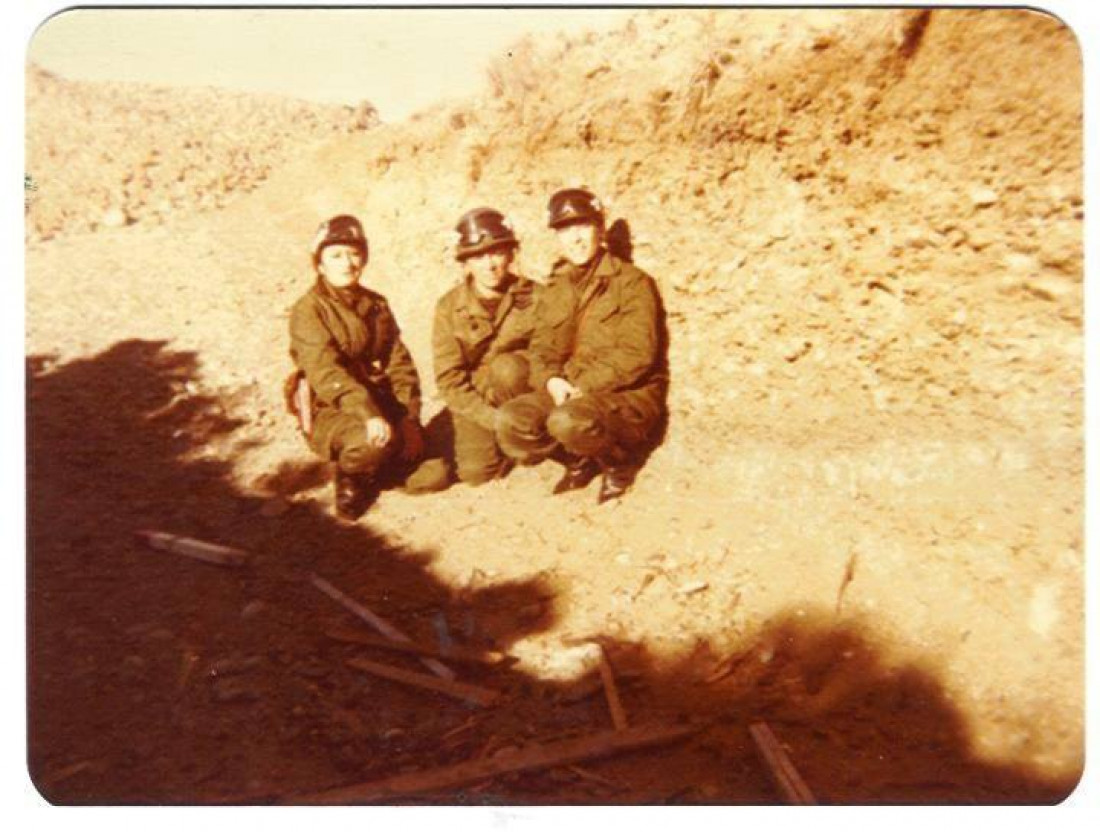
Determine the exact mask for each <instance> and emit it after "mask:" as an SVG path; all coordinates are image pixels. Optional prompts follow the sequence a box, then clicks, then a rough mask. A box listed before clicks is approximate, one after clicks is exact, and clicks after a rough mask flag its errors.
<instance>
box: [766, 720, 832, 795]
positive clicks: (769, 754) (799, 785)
mask: <svg viewBox="0 0 1100 832" xmlns="http://www.w3.org/2000/svg"><path fill="white" fill-rule="evenodd" d="M749 734H750V735H751V736H752V739H753V742H754V743H756V750H757V751H758V752H759V753H760V757H761V759H762V760H763V761H764V765H765V766H767V769H768V774H770V775H771V778H772V782H774V783H775V787H776V788H777V789H779V793H780V794H781V795H782V796H783V800H784V801H786V802H787V803H788V804H790V805H791V806H816V805H817V801H816V800H815V799H814V795H813V792H811V791H810V789H809V787H808V786H807V785H806V783H805V781H803V779H802V776H801V775H800V774H799V773H798V770H797V769H796V768H795V767H794V763H792V762H791V758H790V757H789V756H788V755H787V752H786V751H784V750H783V746H781V745H780V744H779V740H777V739H776V737H775V734H774V733H772V729H771V728H770V727H768V724H767V723H766V722H754V723H753V724H752V725H750V726H749Z"/></svg>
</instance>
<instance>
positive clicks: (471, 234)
mask: <svg viewBox="0 0 1100 832" xmlns="http://www.w3.org/2000/svg"><path fill="white" fill-rule="evenodd" d="M455 231H457V232H458V243H457V244H456V246H455V257H456V258H458V259H459V260H465V259H466V258H467V257H473V256H474V255H476V254H484V253H485V252H487V251H490V250H492V249H495V248H503V247H509V248H516V247H517V246H519V241H518V240H517V239H516V235H515V233H514V232H513V231H512V224H511V223H510V222H508V218H507V217H506V216H504V214H502V213H500V211H497V210H495V209H493V208H475V209H474V210H472V211H467V212H466V213H465V214H463V215H462V218H461V219H460V220H459V221H458V225H456V226H455Z"/></svg>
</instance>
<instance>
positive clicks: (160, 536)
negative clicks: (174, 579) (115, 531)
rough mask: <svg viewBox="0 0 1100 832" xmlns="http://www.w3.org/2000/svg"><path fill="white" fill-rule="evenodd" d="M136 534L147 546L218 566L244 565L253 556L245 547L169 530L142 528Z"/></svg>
mask: <svg viewBox="0 0 1100 832" xmlns="http://www.w3.org/2000/svg"><path fill="white" fill-rule="evenodd" d="M134 536H135V537H136V538H137V539H138V540H140V541H142V542H143V543H145V544H146V545H147V546H151V547H152V548H154V549H159V550H160V551H162V552H172V553H173V554H176V555H184V556H185V557H189V558H194V559H195V560H201V561H205V562H206V563H214V564H217V565H218V566H244V565H245V564H246V563H248V560H249V558H250V557H252V555H251V554H250V553H249V552H246V551H244V550H243V549H235V548H233V547H232V546H221V545H219V544H217V543H207V542H206V541H204V540H195V539H194V538H192V537H181V536H180V535H175V534H169V533H168V532H158V531H153V530H151V529H142V530H140V531H136V532H134Z"/></svg>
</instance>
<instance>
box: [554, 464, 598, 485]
mask: <svg viewBox="0 0 1100 832" xmlns="http://www.w3.org/2000/svg"><path fill="white" fill-rule="evenodd" d="M564 464H565V473H564V474H563V475H562V478H561V479H560V480H558V483H557V485H555V486H554V493H555V494H564V493H565V492H566V491H576V490H577V489H578V488H584V487H585V486H586V485H588V483H590V482H592V480H594V479H596V474H598V473H600V464H599V463H598V462H596V460H594V459H592V457H579V458H574V459H572V460H571V461H569V462H566V463H564Z"/></svg>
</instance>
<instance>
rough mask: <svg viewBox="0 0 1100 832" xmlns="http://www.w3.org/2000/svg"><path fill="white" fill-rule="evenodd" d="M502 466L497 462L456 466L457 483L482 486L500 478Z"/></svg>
mask: <svg viewBox="0 0 1100 832" xmlns="http://www.w3.org/2000/svg"><path fill="white" fill-rule="evenodd" d="M501 470H502V466H501V464H500V463H499V462H497V461H495V460H494V461H493V462H476V463H466V464H464V465H458V466H456V472H455V473H456V474H457V475H458V479H459V482H464V483H466V485H483V484H485V483H487V482H489V481H490V480H495V479H496V478H497V477H499V476H500V473H501Z"/></svg>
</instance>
